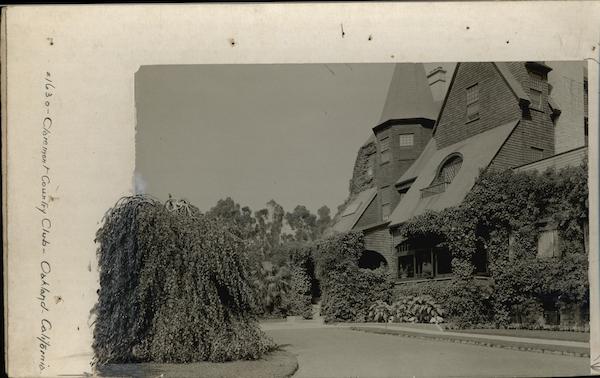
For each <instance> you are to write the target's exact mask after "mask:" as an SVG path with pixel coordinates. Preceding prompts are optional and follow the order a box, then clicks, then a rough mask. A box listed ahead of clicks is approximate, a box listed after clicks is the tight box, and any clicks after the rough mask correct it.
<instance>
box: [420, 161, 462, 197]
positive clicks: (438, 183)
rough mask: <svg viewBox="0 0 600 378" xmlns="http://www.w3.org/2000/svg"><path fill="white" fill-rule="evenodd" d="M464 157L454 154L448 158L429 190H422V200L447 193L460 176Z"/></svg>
mask: <svg viewBox="0 0 600 378" xmlns="http://www.w3.org/2000/svg"><path fill="white" fill-rule="evenodd" d="M462 162H463V159H462V156H461V155H460V154H452V155H450V156H448V157H447V158H446V159H445V160H444V161H443V162H442V164H441V165H440V168H439V169H438V172H437V175H436V176H435V178H434V179H433V181H432V182H431V185H429V186H428V187H427V188H424V189H421V198H426V197H430V196H433V195H436V194H440V193H443V192H445V191H446V188H447V187H448V185H450V183H451V182H452V180H454V177H455V176H456V175H457V174H458V171H459V170H460V167H461V166H462Z"/></svg>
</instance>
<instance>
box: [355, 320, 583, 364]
mask: <svg viewBox="0 0 600 378" xmlns="http://www.w3.org/2000/svg"><path fill="white" fill-rule="evenodd" d="M349 329H350V330H352V331H360V332H367V333H375V334H380V335H391V336H402V337H412V338H416V339H425V340H436V341H444V342H451V343H458V344H471V345H480V346H486V347H491V348H502V349H512V350H519V351H524V352H535V353H546V354H555V355H563V356H571V357H588V358H589V357H590V352H589V349H587V350H586V349H585V348H576V347H563V348H560V347H556V346H550V345H542V344H530V343H520V345H518V344H516V343H514V342H512V343H511V342H507V341H504V342H503V341H498V340H493V339H473V338H470V337H467V336H465V337H456V336H443V335H439V336H438V335H429V334H424V333H419V332H411V331H404V330H397V329H396V330H394V329H384V328H375V327H349Z"/></svg>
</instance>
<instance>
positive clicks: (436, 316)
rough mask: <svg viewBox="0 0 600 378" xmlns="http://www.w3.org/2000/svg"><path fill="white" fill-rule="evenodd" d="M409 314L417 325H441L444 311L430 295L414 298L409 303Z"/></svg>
mask: <svg viewBox="0 0 600 378" xmlns="http://www.w3.org/2000/svg"><path fill="white" fill-rule="evenodd" d="M409 313H410V314H411V315H412V316H413V319H414V321H415V322H416V323H428V322H430V321H435V322H436V323H439V322H440V320H441V318H442V314H443V311H442V309H441V308H440V307H439V306H438V305H437V304H436V303H435V301H434V300H433V298H432V297H430V296H429V295H421V296H418V297H414V298H413V299H412V300H411V301H410V303H409Z"/></svg>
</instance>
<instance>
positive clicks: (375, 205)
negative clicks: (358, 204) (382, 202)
mask: <svg viewBox="0 0 600 378" xmlns="http://www.w3.org/2000/svg"><path fill="white" fill-rule="evenodd" d="M380 218H381V215H380V212H379V199H378V198H377V196H375V199H374V200H373V201H371V203H370V204H369V206H368V207H367V209H366V210H365V211H364V213H363V214H362V216H361V217H360V219H359V220H358V222H356V225H355V226H354V229H357V228H362V227H366V226H369V225H371V224H375V223H377V222H379V219H380Z"/></svg>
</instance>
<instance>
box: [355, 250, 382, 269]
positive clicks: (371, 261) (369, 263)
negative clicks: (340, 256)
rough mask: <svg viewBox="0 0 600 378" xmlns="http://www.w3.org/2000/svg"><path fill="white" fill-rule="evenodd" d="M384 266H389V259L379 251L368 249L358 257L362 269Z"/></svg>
mask: <svg viewBox="0 0 600 378" xmlns="http://www.w3.org/2000/svg"><path fill="white" fill-rule="evenodd" d="M382 266H387V261H386V259H385V257H383V255H382V254H381V253H379V252H375V251H369V250H367V251H364V252H363V253H362V255H361V256H360V258H359V259H358V267H359V268H362V269H377V268H380V267H382Z"/></svg>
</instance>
